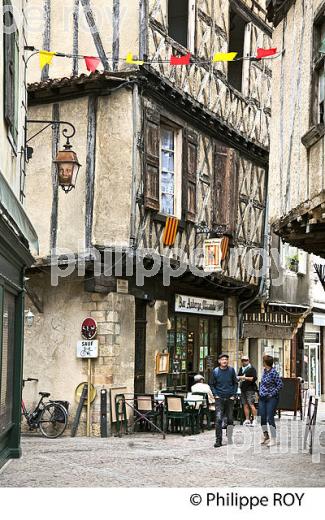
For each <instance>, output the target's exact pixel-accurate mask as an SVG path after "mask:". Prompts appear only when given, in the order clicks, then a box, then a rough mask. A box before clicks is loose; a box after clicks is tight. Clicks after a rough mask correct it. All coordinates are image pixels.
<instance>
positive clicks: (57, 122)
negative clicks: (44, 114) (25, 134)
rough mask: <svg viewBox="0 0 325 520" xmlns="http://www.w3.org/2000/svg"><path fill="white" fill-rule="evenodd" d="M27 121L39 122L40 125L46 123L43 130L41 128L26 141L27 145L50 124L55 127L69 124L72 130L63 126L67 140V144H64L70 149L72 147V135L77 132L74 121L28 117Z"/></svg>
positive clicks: (63, 132) (63, 133)
mask: <svg viewBox="0 0 325 520" xmlns="http://www.w3.org/2000/svg"><path fill="white" fill-rule="evenodd" d="M26 123H27V124H29V123H32V124H39V125H46V126H44V128H42V129H41V130H39V131H38V132H36V134H34V135H32V136H31V137H30V138H29V139H28V140H27V141H26V145H27V144H28V143H29V142H30V141H32V139H35V137H37V136H38V135H39V134H41V133H42V132H44V130H46V129H47V128H48V127H49V126H52V128H55V127H56V126H61V125H64V126H68V127H70V131H69V129H68V128H63V130H62V135H63V137H65V139H66V140H67V141H66V143H65V145H64V148H65V149H66V150H70V149H71V144H70V139H72V137H73V136H74V135H75V133H76V129H75V127H74V125H73V124H72V123H69V122H68V121H56V120H42V119H27V120H26Z"/></svg>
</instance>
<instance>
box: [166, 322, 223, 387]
mask: <svg viewBox="0 0 325 520" xmlns="http://www.w3.org/2000/svg"><path fill="white" fill-rule="evenodd" d="M170 322H171V328H170V330H169V332H168V350H169V353H170V370H169V376H168V387H169V388H171V389H172V388H173V389H176V390H183V391H189V390H190V389H191V386H192V385H193V381H194V376H195V374H197V373H201V374H203V375H204V378H205V380H206V381H207V382H208V381H209V379H210V374H211V371H212V369H213V368H214V367H215V366H216V363H217V355H218V353H220V349H221V319H220V318H215V317H209V316H196V315H190V314H189V315H187V314H184V315H182V314H176V315H174V316H173V317H172V318H170Z"/></svg>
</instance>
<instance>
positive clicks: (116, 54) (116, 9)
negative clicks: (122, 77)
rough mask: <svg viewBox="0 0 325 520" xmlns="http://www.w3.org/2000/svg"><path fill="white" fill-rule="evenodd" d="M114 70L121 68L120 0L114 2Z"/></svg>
mask: <svg viewBox="0 0 325 520" xmlns="http://www.w3.org/2000/svg"><path fill="white" fill-rule="evenodd" d="M112 54H113V70H118V68H119V58H120V0H113V45H112Z"/></svg>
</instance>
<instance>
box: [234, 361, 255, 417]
mask: <svg viewBox="0 0 325 520" xmlns="http://www.w3.org/2000/svg"><path fill="white" fill-rule="evenodd" d="M241 363H242V366H241V367H240V369H239V372H238V379H239V386H240V391H241V395H240V397H241V402H242V405H243V407H244V414H245V419H246V420H245V421H244V425H245V426H256V424H257V422H256V415H257V412H256V408H255V394H256V391H257V386H256V381H257V373H256V370H255V368H254V367H253V365H252V364H251V363H250V360H249V357H248V356H242V358H241ZM251 414H252V416H253V423H252V424H251V421H250V416H251Z"/></svg>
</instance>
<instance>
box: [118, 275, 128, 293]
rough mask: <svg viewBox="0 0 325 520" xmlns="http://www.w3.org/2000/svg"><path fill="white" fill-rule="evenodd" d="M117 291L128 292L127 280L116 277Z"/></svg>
mask: <svg viewBox="0 0 325 520" xmlns="http://www.w3.org/2000/svg"><path fill="white" fill-rule="evenodd" d="M117 292H118V293H120V294H128V292H129V282H128V280H121V279H120V278H118V279H117Z"/></svg>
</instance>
